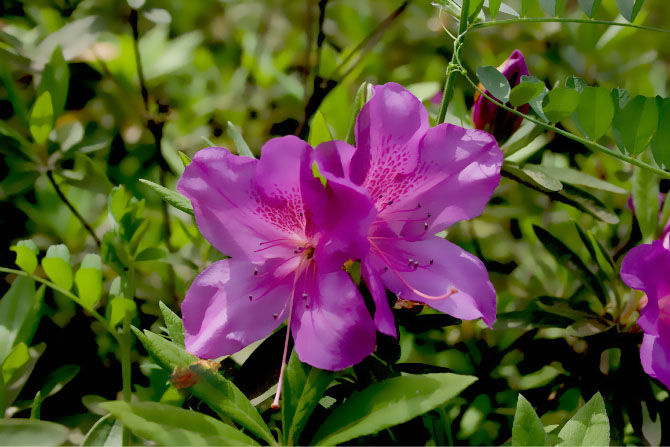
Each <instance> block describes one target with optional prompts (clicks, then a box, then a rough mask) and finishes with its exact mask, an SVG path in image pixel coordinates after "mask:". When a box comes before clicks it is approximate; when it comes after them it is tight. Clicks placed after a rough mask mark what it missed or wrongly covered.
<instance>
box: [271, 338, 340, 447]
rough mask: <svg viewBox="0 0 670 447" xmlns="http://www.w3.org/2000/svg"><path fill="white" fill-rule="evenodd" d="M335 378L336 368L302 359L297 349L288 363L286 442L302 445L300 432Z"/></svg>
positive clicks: (284, 410)
mask: <svg viewBox="0 0 670 447" xmlns="http://www.w3.org/2000/svg"><path fill="white" fill-rule="evenodd" d="M332 378H333V372H332V371H324V370H322V369H318V368H314V367H312V366H309V365H306V364H304V363H302V362H301V361H300V359H299V358H298V355H297V354H296V353H295V351H293V353H292V354H291V358H290V359H289V362H288V365H287V367H286V371H285V379H284V391H283V394H282V407H281V409H282V427H283V428H284V445H300V444H299V440H300V433H302V429H303V428H304V427H305V424H306V423H307V420H308V419H309V417H310V415H311V414H312V412H313V411H314V409H315V408H316V406H317V405H318V404H319V400H320V399H321V397H322V396H323V393H324V391H326V388H327V387H328V385H329V384H330V382H331V380H332Z"/></svg>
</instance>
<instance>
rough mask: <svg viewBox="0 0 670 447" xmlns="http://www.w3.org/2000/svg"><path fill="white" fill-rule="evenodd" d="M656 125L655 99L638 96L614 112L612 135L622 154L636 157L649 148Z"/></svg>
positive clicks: (656, 110) (656, 105) (656, 108)
mask: <svg viewBox="0 0 670 447" xmlns="http://www.w3.org/2000/svg"><path fill="white" fill-rule="evenodd" d="M658 123H659V121H658V104H657V103H656V98H647V97H645V96H641V95H638V96H636V97H635V98H633V99H631V100H630V101H629V102H628V103H627V104H626V106H625V107H623V108H618V109H617V110H616V112H615V115H614V123H613V129H612V133H613V135H614V139H615V141H616V142H617V145H618V146H619V149H621V151H622V152H623V153H626V152H627V153H630V154H631V155H638V154H641V153H642V152H643V151H644V150H645V149H646V148H647V146H649V143H650V142H651V139H652V138H653V137H654V134H655V133H656V129H657V128H658Z"/></svg>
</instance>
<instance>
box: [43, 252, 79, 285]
mask: <svg viewBox="0 0 670 447" xmlns="http://www.w3.org/2000/svg"><path fill="white" fill-rule="evenodd" d="M42 268H44V272H45V273H46V274H47V276H48V277H49V279H50V280H51V281H53V282H54V284H56V285H58V286H60V287H62V288H63V289H65V290H70V289H71V288H72V267H70V250H68V248H67V246H66V245H64V244H58V245H52V246H51V247H49V249H48V250H47V254H46V256H45V257H44V258H43V259H42Z"/></svg>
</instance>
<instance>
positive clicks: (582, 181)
mask: <svg viewBox="0 0 670 447" xmlns="http://www.w3.org/2000/svg"><path fill="white" fill-rule="evenodd" d="M526 166H527V165H526ZM542 169H543V170H544V172H546V173H547V174H549V175H551V176H552V177H554V178H555V179H557V180H560V181H561V182H564V183H570V184H572V185H580V186H586V187H589V188H595V189H600V190H603V191H608V192H613V193H615V194H628V191H627V190H626V189H624V188H620V187H618V186H616V185H613V184H611V183H609V182H606V181H604V180H601V179H599V178H597V177H592V176H590V175H588V174H585V173H584V172H583V171H580V170H578V169H572V168H562V167H558V166H542Z"/></svg>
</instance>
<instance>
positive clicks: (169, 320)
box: [158, 301, 184, 347]
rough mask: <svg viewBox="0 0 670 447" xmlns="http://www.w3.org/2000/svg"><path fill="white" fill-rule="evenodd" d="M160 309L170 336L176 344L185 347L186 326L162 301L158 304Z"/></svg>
mask: <svg viewBox="0 0 670 447" xmlns="http://www.w3.org/2000/svg"><path fill="white" fill-rule="evenodd" d="M158 307H160V309H161V313H162V314H163V319H164V320H165V326H166V328H167V331H168V335H169V336H170V338H171V339H172V341H173V342H174V343H176V344H178V345H179V346H181V347H184V324H183V323H182V321H181V318H179V316H178V315H177V314H175V313H174V312H172V310H170V308H169V307H168V306H167V305H166V304H165V303H164V302H162V301H159V302H158Z"/></svg>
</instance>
